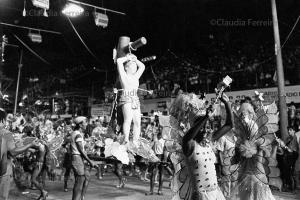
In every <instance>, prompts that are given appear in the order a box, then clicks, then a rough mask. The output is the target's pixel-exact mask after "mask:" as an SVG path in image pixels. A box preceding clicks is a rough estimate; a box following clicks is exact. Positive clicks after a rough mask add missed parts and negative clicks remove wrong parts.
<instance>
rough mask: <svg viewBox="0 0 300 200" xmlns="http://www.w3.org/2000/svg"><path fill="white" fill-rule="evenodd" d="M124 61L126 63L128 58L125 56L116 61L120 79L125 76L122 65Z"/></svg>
mask: <svg viewBox="0 0 300 200" xmlns="http://www.w3.org/2000/svg"><path fill="white" fill-rule="evenodd" d="M126 61H128V57H126V56H124V57H121V58H118V59H117V68H118V72H119V75H120V77H121V78H122V77H124V76H125V75H126V72H125V69H124V63H125V62H126Z"/></svg>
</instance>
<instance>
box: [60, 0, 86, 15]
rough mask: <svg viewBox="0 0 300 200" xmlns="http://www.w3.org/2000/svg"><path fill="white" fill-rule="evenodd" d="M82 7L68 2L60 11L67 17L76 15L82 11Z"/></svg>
mask: <svg viewBox="0 0 300 200" xmlns="http://www.w3.org/2000/svg"><path fill="white" fill-rule="evenodd" d="M83 11H84V9H83V8H82V7H81V6H79V5H77V4H74V3H68V4H67V5H66V6H65V8H64V9H63V10H62V13H63V14H65V15H67V16H68V17H77V16H79V15H81V14H82V13H83Z"/></svg>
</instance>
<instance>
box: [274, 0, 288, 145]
mask: <svg viewBox="0 0 300 200" xmlns="http://www.w3.org/2000/svg"><path fill="white" fill-rule="evenodd" d="M271 4H272V17H273V29H274V41H275V55H276V64H277V80H278V81H277V82H278V100H279V108H280V133H281V138H282V139H283V140H284V141H285V140H286V139H287V137H288V133H287V126H288V121H287V109H286V98H285V92H284V72H283V64H282V55H281V45H280V36H279V27H278V18H277V8H276V1H275V0H271Z"/></svg>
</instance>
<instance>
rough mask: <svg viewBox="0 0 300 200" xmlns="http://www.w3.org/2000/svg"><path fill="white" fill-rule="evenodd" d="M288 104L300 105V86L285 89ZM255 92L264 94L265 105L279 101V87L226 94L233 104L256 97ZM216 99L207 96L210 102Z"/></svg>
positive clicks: (213, 95) (212, 95)
mask: <svg viewBox="0 0 300 200" xmlns="http://www.w3.org/2000/svg"><path fill="white" fill-rule="evenodd" d="M284 89H285V94H286V102H287V103H291V102H292V101H293V102H294V103H300V85H295V86H286V87H285V88H284ZM254 91H258V92H260V93H263V98H264V102H265V103H272V102H273V101H277V100H278V89H277V87H272V88H262V89H253V90H240V91H234V92H226V94H227V96H228V97H229V99H230V101H231V102H235V101H236V100H242V99H244V98H245V97H246V96H249V97H251V98H254V97H255V94H254ZM215 98H216V94H214V93H212V94H206V99H207V100H208V101H210V102H213V101H214V100H215Z"/></svg>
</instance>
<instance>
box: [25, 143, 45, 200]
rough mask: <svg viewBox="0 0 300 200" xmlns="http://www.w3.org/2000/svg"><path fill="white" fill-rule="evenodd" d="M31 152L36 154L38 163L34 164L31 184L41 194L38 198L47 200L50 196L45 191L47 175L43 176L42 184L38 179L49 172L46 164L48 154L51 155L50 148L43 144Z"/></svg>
mask: <svg viewBox="0 0 300 200" xmlns="http://www.w3.org/2000/svg"><path fill="white" fill-rule="evenodd" d="M29 151H31V152H36V162H35V163H34V164H33V171H32V174H31V183H32V185H33V186H35V187H36V188H37V189H38V190H39V191H40V192H41V195H40V197H39V198H38V199H39V200H46V198H47V196H48V192H47V191H46V190H44V182H45V174H44V176H42V178H43V181H42V183H40V182H39V181H38V180H37V179H38V177H39V175H41V174H43V173H45V172H47V170H49V169H48V166H47V163H46V156H47V153H49V149H48V147H47V146H46V145H45V144H43V143H41V142H40V144H39V145H38V146H37V147H35V148H34V149H29Z"/></svg>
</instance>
